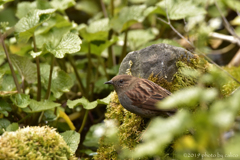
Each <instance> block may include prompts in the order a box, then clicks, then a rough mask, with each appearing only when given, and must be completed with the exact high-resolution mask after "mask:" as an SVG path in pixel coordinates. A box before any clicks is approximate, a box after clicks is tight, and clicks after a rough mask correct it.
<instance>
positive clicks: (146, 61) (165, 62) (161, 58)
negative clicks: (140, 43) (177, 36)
mask: <svg viewBox="0 0 240 160" xmlns="http://www.w3.org/2000/svg"><path fill="white" fill-rule="evenodd" d="M192 58H197V56H196V55H194V54H192V53H191V52H189V51H187V50H185V49H183V48H180V47H175V46H171V45H168V44H164V43H162V44H154V45H151V46H149V47H147V48H144V49H141V50H139V51H133V52H130V53H128V54H127V56H126V57H125V58H124V59H123V61H122V63H121V65H120V68H119V75H121V74H126V71H127V69H129V68H130V69H131V73H132V75H133V76H136V77H141V78H146V79H147V78H148V77H149V76H150V75H151V74H152V73H153V74H154V75H158V77H159V78H161V77H163V78H165V79H166V80H167V81H169V82H170V81H171V80H172V77H173V75H174V74H175V73H176V72H177V70H178V69H177V66H176V62H177V61H179V60H185V61H186V60H188V61H189V60H190V59H192ZM130 60H131V61H132V62H133V64H132V66H131V67H130V64H129V62H130Z"/></svg>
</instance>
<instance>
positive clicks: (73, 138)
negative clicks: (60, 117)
mask: <svg viewBox="0 0 240 160" xmlns="http://www.w3.org/2000/svg"><path fill="white" fill-rule="evenodd" d="M60 135H61V136H62V137H63V139H64V141H65V142H66V143H67V145H68V146H69V147H70V148H71V150H72V152H73V153H74V152H75V151H76V150H77V148H78V144H79V142H80V134H79V133H78V132H76V131H66V132H63V133H60Z"/></svg>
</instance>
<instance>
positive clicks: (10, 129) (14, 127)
mask: <svg viewBox="0 0 240 160" xmlns="http://www.w3.org/2000/svg"><path fill="white" fill-rule="evenodd" d="M18 128H19V126H18V123H12V124H10V125H9V126H8V127H7V128H6V131H8V132H13V131H16V130H18Z"/></svg>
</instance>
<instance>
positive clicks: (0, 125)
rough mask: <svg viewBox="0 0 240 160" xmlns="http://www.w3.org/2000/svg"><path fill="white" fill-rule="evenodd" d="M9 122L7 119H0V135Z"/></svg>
mask: <svg viewBox="0 0 240 160" xmlns="http://www.w3.org/2000/svg"><path fill="white" fill-rule="evenodd" d="M10 124H11V122H10V121H9V120H7V119H4V118H2V119H0V135H1V134H3V132H4V130H6V129H7V127H8V126H9V125H10Z"/></svg>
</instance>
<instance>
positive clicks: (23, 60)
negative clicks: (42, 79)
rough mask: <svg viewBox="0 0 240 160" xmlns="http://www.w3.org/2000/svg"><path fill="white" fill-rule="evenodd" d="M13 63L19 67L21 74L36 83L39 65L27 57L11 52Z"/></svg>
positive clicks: (30, 81)
mask: <svg viewBox="0 0 240 160" xmlns="http://www.w3.org/2000/svg"><path fill="white" fill-rule="evenodd" d="M10 58H11V60H12V63H13V65H14V66H15V67H16V68H17V70H18V72H19V73H20V74H21V76H22V77H23V78H24V79H25V80H26V81H27V82H28V83H34V82H36V80H37V67H36V65H35V64H34V63H32V62H31V60H30V59H28V58H27V57H21V56H18V55H16V54H10Z"/></svg>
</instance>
